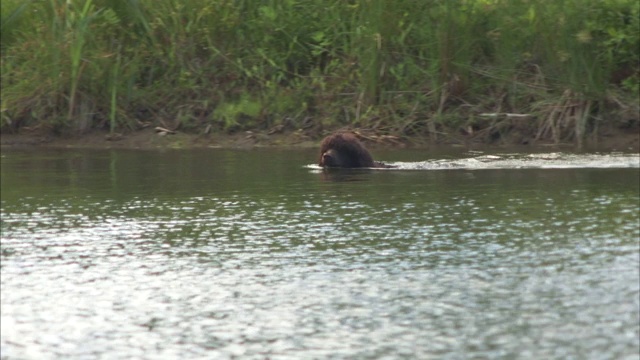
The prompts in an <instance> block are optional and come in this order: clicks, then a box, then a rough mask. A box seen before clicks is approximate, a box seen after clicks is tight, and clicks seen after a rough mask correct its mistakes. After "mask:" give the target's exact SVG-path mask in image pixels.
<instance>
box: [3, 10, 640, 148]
mask: <svg viewBox="0 0 640 360" xmlns="http://www.w3.org/2000/svg"><path fill="white" fill-rule="evenodd" d="M0 11H1V16H2V24H1V30H2V31H1V36H2V39H1V40H2V45H1V52H2V57H1V69H2V85H1V86H2V100H1V101H2V102H1V112H0V114H1V116H2V120H1V121H2V123H1V126H2V131H8V130H11V131H13V130H15V129H19V128H21V127H43V128H49V129H51V130H52V131H55V132H59V133H65V132H84V131H87V130H89V129H96V128H97V129H108V130H109V131H111V132H115V131H122V130H129V129H136V128H137V127H139V126H143V124H146V123H157V124H160V125H162V126H167V127H170V128H172V129H180V130H183V131H189V132H203V131H205V129H207V131H208V130H209V129H213V130H214V131H226V132H232V131H240V130H249V129H256V130H261V129H269V128H272V127H274V126H285V127H286V128H289V129H290V130H297V129H299V128H303V127H304V128H305V129H307V131H309V132H310V133H315V134H320V133H322V132H323V131H325V130H327V129H333V128H339V127H344V126H349V127H360V128H371V129H373V130H375V131H377V132H379V133H386V134H393V135H399V136H424V137H431V138H433V139H437V138H438V137H439V136H442V135H447V134H451V133H454V132H459V131H461V129H462V130H464V129H471V128H473V127H483V126H484V127H485V128H486V127H490V126H494V125H495V122H485V124H484V125H482V121H479V119H482V116H481V115H482V114H484V113H500V114H505V113H518V114H530V115H531V117H530V120H528V121H529V122H530V124H528V126H529V125H530V127H531V128H532V129H533V130H532V132H533V133H535V134H536V135H537V139H538V140H544V139H550V140H553V141H556V142H566V141H574V142H576V143H577V144H580V143H581V142H582V139H583V138H584V137H585V136H586V134H587V133H589V132H590V131H592V130H593V129H596V128H598V127H600V126H602V125H605V123H611V124H613V125H615V123H616V122H622V121H629V119H620V118H619V116H618V117H616V116H613V115H612V114H616V113H617V112H618V113H619V111H618V110H619V108H620V107H626V108H632V109H637V108H638V81H639V65H638V64H639V56H640V54H639V51H640V50H639V49H640V40H639V36H638V34H640V24H639V23H640V20H639V18H640V5H639V3H638V2H637V1H635V0H541V1H529V0H512V1H511V0H510V1H506V0H461V1H456V2H454V1H445V0H430V1H423V0H397V1H392V0H360V1H343V0H330V1H318V0H271V1H249V0H244V1H243V0H215V1H204V0H186V1H181V2H176V1H169V0H157V1H145V0H71V1H66V0H64V1H63V0H32V1H24V0H3V4H2V7H1V10H0ZM567 108H570V110H571V111H564V110H566V109H567ZM561 110H562V111H561ZM576 114H580V115H579V116H578V115H576ZM632 114H633V112H632ZM559 116H560V118H559ZM309 119H311V120H312V121H311V123H309ZM631 120H632V121H635V123H636V124H637V123H638V121H640V120H638V119H637V112H635V118H634V119H631ZM559 124H562V126H560V125H559ZM551 129H554V130H553V131H551ZM477 130H478V129H477ZM464 131H466V130H464Z"/></svg>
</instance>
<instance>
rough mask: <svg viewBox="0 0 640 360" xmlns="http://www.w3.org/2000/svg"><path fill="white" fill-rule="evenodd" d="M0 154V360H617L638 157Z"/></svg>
mask: <svg viewBox="0 0 640 360" xmlns="http://www.w3.org/2000/svg"><path fill="white" fill-rule="evenodd" d="M376 157H377V158H380V160H387V159H391V160H394V161H397V162H395V163H394V164H395V165H397V166H398V168H396V169H393V170H360V171H356V170H350V171H347V170H343V171H330V172H325V171H322V170H320V169H318V168H317V167H316V166H315V165H313V162H314V161H315V160H316V153H315V151H311V150H309V151H307V150H296V151H291V150H253V151H231V150H219V149H208V150H205V149H202V150H183V151H177V150H176V151H123V150H119V151H116V150H103V151H89V150H58V151H55V150H47V151H42V150H40V151H17V150H3V151H2V156H1V184H2V188H1V191H2V192H1V195H2V205H1V215H2V227H1V230H2V236H1V275H2V282H1V284H2V285H1V286H2V288H1V296H2V307H1V319H0V320H1V322H0V323H1V326H2V328H1V342H0V346H1V347H0V351H1V357H2V359H60V358H64V359H98V358H108V359H132V358H136V359H179V358H182V359H186V358H189V359H198V358H202V359H214V358H215V359H230V358H243V359H245V358H246V359H267V358H268V359H321V358H332V359H342V358H358V359H380V358H388V359H396V358H407V359H413V358H423V359H424V358H438V359H461V358H507V359H638V356H639V353H638V352H639V347H640V340H639V335H640V325H639V323H640V310H639V309H640V258H639V256H640V255H639V250H640V248H639V247H640V240H639V237H640V229H639V226H640V225H639V222H640V215H639V211H640V210H639V203H640V185H639V180H640V169H639V168H640V160H639V157H638V155H637V154H626V155H625V154H617V155H615V154H614V155H599V154H582V155H571V154H561V153H545V154H532V155H530V154H489V153H467V152H464V151H461V150H460V151H458V152H456V153H453V152H449V153H447V152H441V153H436V152H428V151H419V150H411V151H410V150H404V151H386V152H385V151H379V152H376Z"/></svg>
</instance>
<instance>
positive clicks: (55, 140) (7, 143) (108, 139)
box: [0, 128, 640, 153]
mask: <svg viewBox="0 0 640 360" xmlns="http://www.w3.org/2000/svg"><path fill="white" fill-rule="evenodd" d="M348 131H349V130H348ZM352 131H355V132H356V133H357V134H358V137H359V138H360V139H361V140H362V141H363V143H364V144H365V145H366V146H367V147H368V148H372V149H376V148H377V149H403V148H408V149H428V148H439V149H444V148H447V147H450V148H461V147H462V148H468V149H470V150H499V149H513V148H518V149H520V150H525V151H526V150H530V151H532V152H539V151H540V150H543V149H553V150H558V149H561V150H564V151H580V152H589V151H593V152H630V153H640V132H639V131H638V130H637V129H628V130H625V129H608V130H607V131H604V132H600V134H599V136H598V137H594V136H593V135H589V136H587V137H586V139H585V143H584V146H583V147H582V149H579V148H578V147H577V145H576V144H574V143H561V144H554V143H550V142H544V141H538V142H535V143H528V144H522V143H518V142H517V141H515V140H514V139H510V138H509V137H507V138H505V139H502V141H498V142H494V143H487V142H486V141H481V140H479V139H473V138H471V139H469V138H464V137H458V138H449V139H448V140H441V141H437V142H434V141H430V140H429V139H425V138H423V137H406V138H398V137H391V136H376V135H369V134H368V133H366V132H361V131H359V130H357V129H355V130H352ZM321 140H322V137H318V138H317V137H312V136H309V135H306V134H304V133H303V132H301V131H292V132H280V133H267V132H256V131H246V132H239V133H235V134H206V135H203V134H190V133H184V132H170V133H167V132H162V131H158V130H155V129H151V128H147V129H142V130H135V131H131V132H128V133H125V134H115V135H110V134H109V133H108V132H106V131H98V130H94V131H91V132H88V133H85V134H82V135H54V134H51V133H49V132H46V133H45V132H42V131H35V130H34V131H24V130H23V131H20V132H17V133H6V132H2V133H0V148H2V149H9V148H10V149H20V148H22V149H24V148H34V149H35V148H40V149H140V150H153V149H157V150H161V149H197V148H219V149H242V150H250V149H260V148H274V149H275V148H282V149H295V148H304V149H311V148H316V147H318V146H319V144H320V141H321Z"/></svg>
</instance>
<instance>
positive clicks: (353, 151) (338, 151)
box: [318, 133, 390, 168]
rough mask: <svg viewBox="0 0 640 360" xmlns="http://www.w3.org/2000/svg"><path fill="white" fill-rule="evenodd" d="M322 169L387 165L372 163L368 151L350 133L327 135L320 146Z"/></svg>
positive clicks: (319, 162)
mask: <svg viewBox="0 0 640 360" xmlns="http://www.w3.org/2000/svg"><path fill="white" fill-rule="evenodd" d="M318 165H320V166H322V167H338V168H388V167H390V166H389V165H386V164H383V163H381V162H378V161H373V158H372V157H371V154H370V153H369V151H368V150H367V149H366V148H365V147H364V145H362V143H361V142H360V140H358V139H357V138H356V137H355V135H353V134H351V133H337V134H333V135H329V136H327V137H326V138H324V140H322V143H321V144H320V159H319V160H318Z"/></svg>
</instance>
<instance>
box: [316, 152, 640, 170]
mask: <svg viewBox="0 0 640 360" xmlns="http://www.w3.org/2000/svg"><path fill="white" fill-rule="evenodd" d="M387 164H389V165H392V166H394V168H391V169H379V170H389V171H393V170H455V169H466V170H484V169H578V168H585V169H588V168H594V169H614V168H640V155H639V154H623V153H613V154H565V153H559V152H554V153H542V154H497V155H480V156H472V157H467V158H459V159H435V160H426V161H415V162H402V161H399V162H388V163H387ZM307 167H308V168H310V169H319V168H320V167H319V166H317V165H307Z"/></svg>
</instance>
